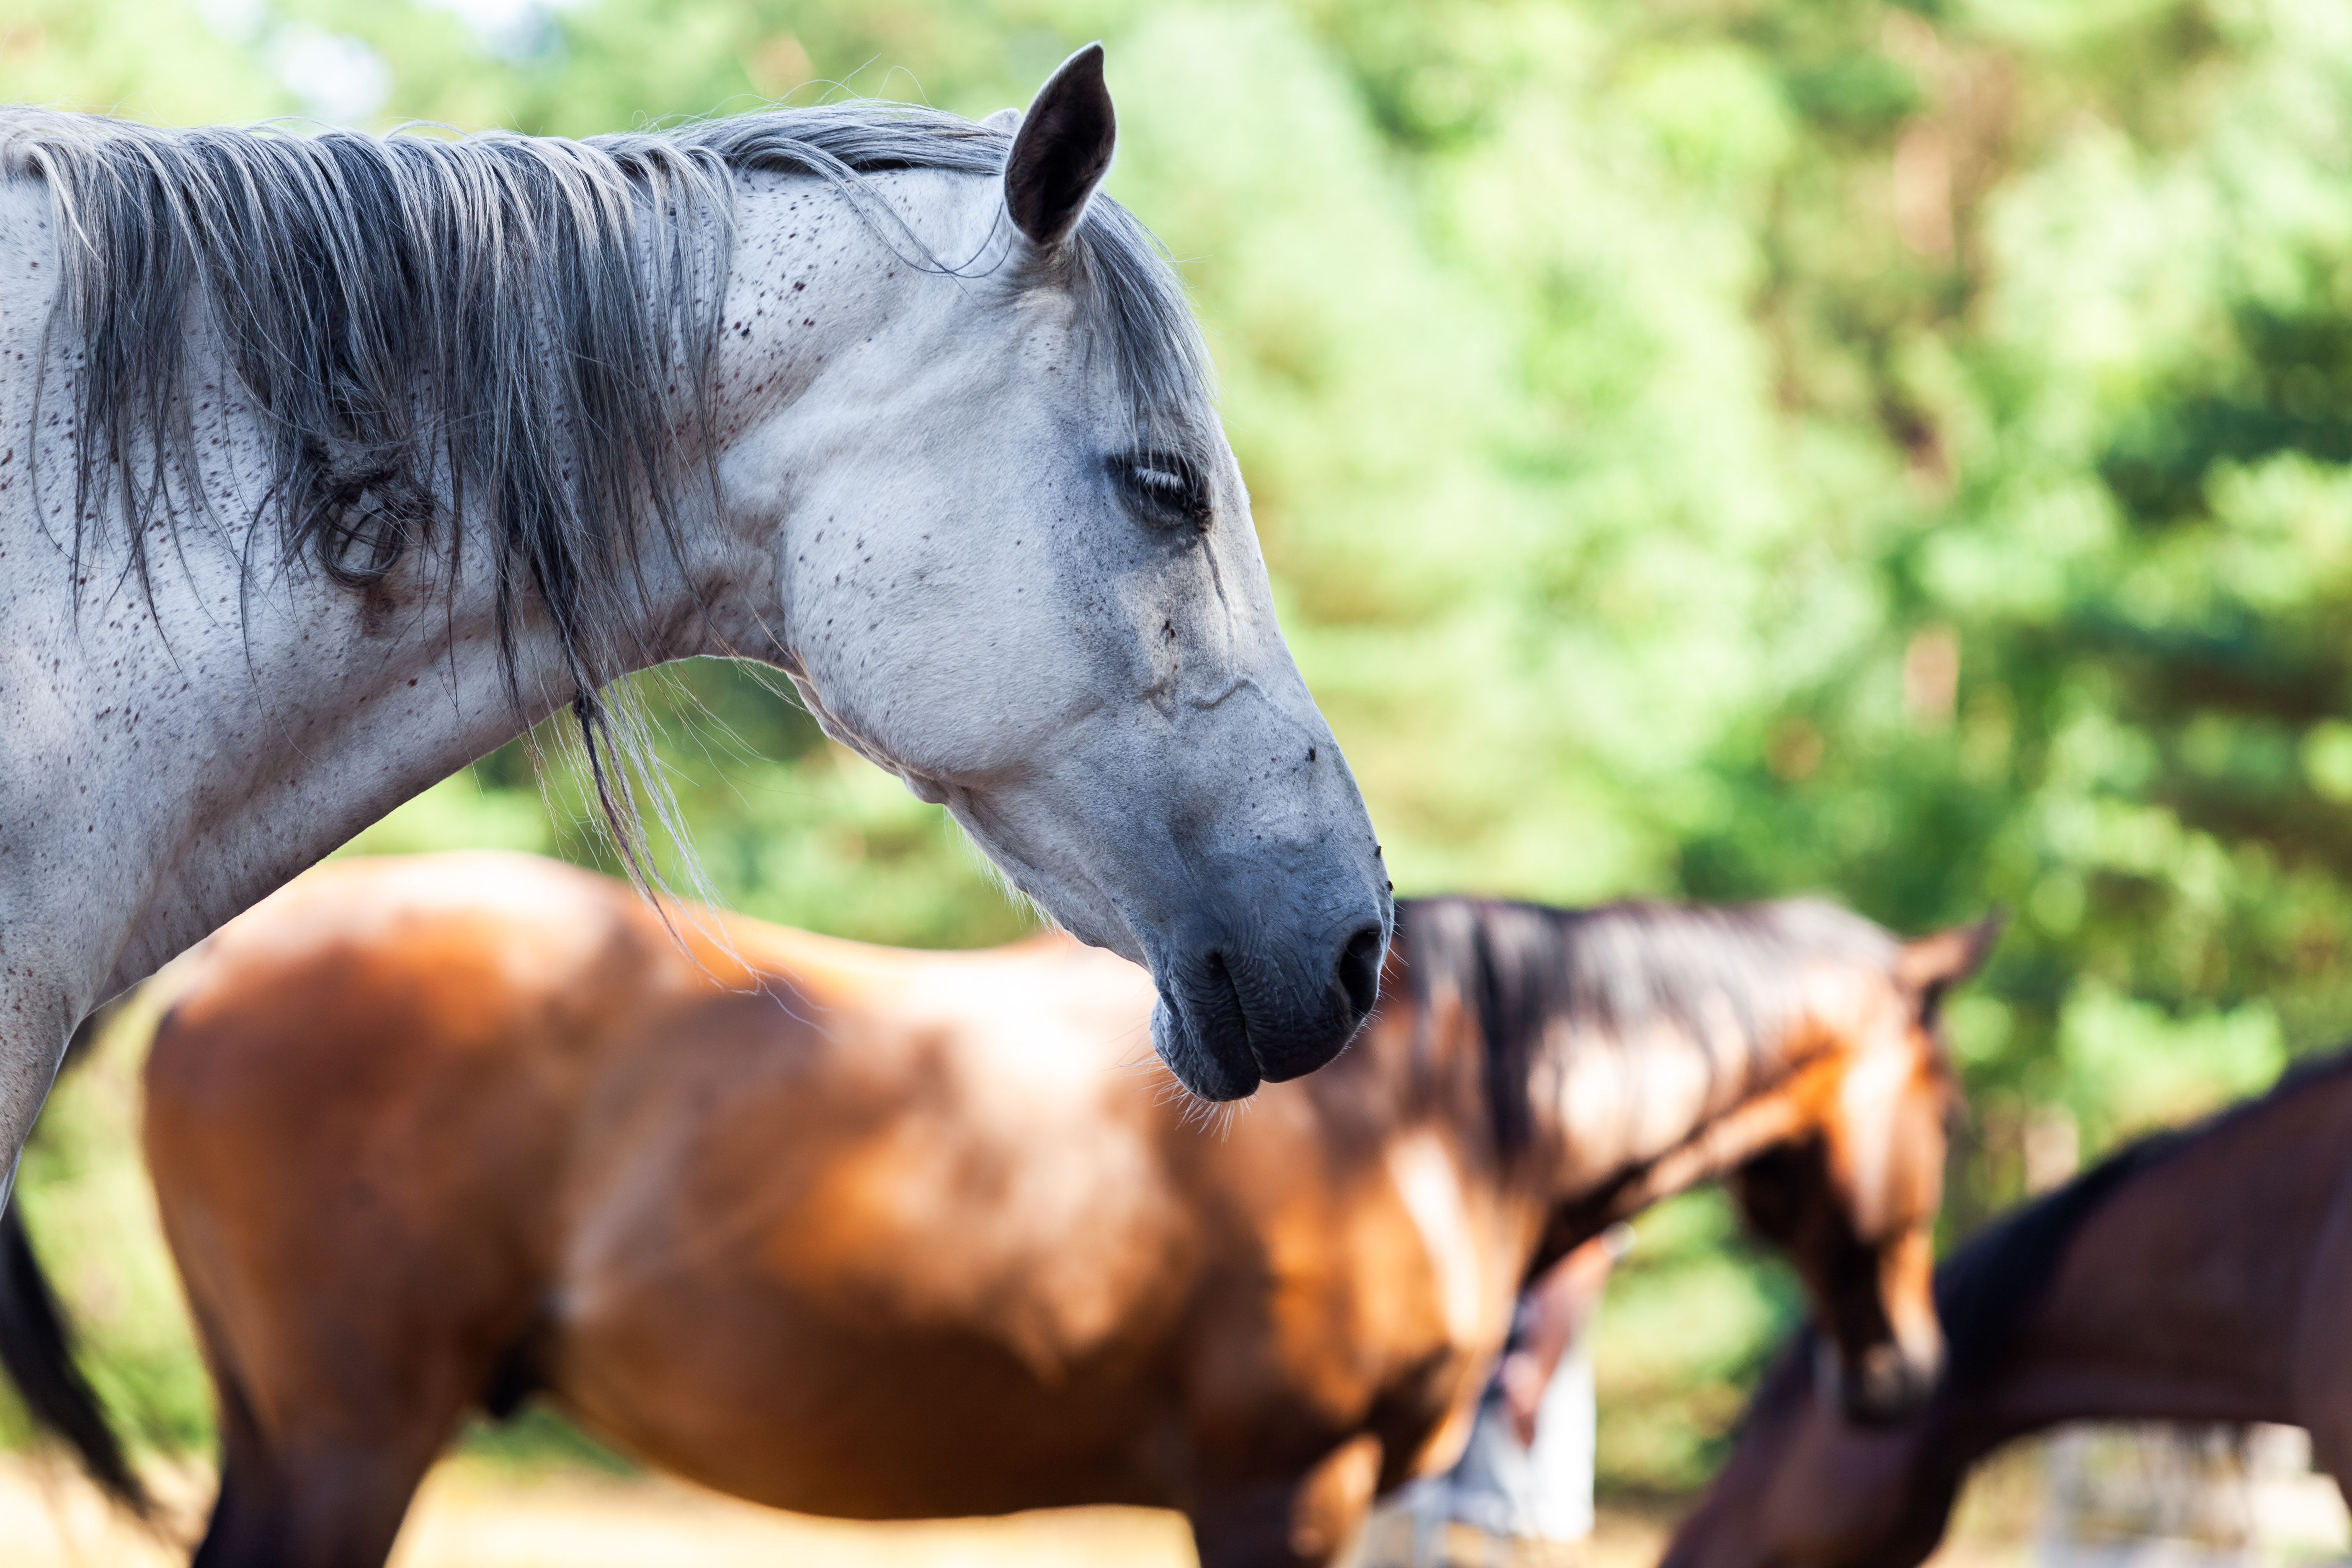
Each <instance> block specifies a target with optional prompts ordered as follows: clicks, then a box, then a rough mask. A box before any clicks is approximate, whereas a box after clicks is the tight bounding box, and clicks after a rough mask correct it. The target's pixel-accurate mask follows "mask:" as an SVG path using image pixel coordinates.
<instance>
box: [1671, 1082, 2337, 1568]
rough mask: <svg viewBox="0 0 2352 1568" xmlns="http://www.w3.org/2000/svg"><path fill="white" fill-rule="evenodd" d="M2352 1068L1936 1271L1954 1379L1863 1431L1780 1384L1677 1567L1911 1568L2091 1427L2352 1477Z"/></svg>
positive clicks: (2128, 1170)
mask: <svg viewBox="0 0 2352 1568" xmlns="http://www.w3.org/2000/svg"><path fill="white" fill-rule="evenodd" d="M2347 1148H2352V1055H2344V1056H2337V1057H2334V1058H2327V1059H2326V1060H2324V1061H2322V1062H2319V1063H2317V1064H2315V1065H2314V1066H2311V1067H2307V1068H2303V1069H2300V1070H2298V1071H2296V1072H2294V1073H2293V1074H2291V1075H2289V1076H2288V1077H2287V1078H2286V1079H2284V1081H2282V1082H2281V1083H2280V1085H2279V1086H2278V1087H2277V1088H2276V1089H2273V1090H2272V1091H2271V1092H2270V1093H2269V1094H2267V1095H2265V1096H2263V1098H2262V1099H2260V1100H2253V1101H2251V1102H2249V1103H2248V1104H2245V1105H2243V1106H2240V1107H2238V1108H2236V1109H2235V1110H2231V1111H2229V1112H2227V1113H2225V1114H2224V1115H2222V1116H2221V1117H2219V1118H2217V1119H2215V1120H2214V1121H2211V1122H2210V1123H2208V1124H2207V1125H2206V1126H2204V1127H2203V1128H2202V1129H2200V1130H2198V1131H2192V1132H2188V1133H2177V1134H2168V1135H2164V1136H2159V1137H2157V1138H2154V1139H2150V1140H2147V1141H2146V1142H2141V1143H2137V1144H2134V1145H2132V1146H2131V1147H2129V1148H2127V1149H2126V1150H2124V1151H2123V1152H2121V1153H2119V1154H2117V1155H2116V1156H2115V1157H2114V1158H2113V1159H2110V1160H2109V1161H2107V1162H2106V1163H2104V1164H2102V1165H2099V1166H2097V1167H2095V1169H2093V1170H2092V1171H2090V1172H2089V1173H2086V1174H2084V1175H2083V1176H2082V1177H2080V1178H2078V1179H2077V1180H2075V1181H2074V1183H2072V1184H2069V1185H2067V1186H2064V1187H2062V1188H2060V1189H2059V1190H2058V1191H2056V1192H2055V1193H2053V1194H2050V1195H2049V1196H2048V1197H2045V1198H2043V1199H2042V1200H2041V1201H2040V1202H2038V1203H2035V1204H2032V1205H2028V1206H2027V1207H2025V1208H2023V1209H2021V1210H2020V1211H2019V1212H2018V1213H2017V1214H2015V1215H2011V1217H2010V1218H2008V1219H2006V1220H2004V1221H2002V1222H2001V1223H2000V1224H1999V1225H1997V1226H1994V1227H1993V1228H1991V1229H1990V1230H1989V1231H1987V1232H1986V1233H1985V1234H1984V1235H1982V1236H1981V1237H1978V1238H1976V1239H1975V1240H1973V1241H1971V1242H1969V1244H1968V1245H1967V1246H1966V1247H1962V1248H1961V1249H1960V1250H1959V1251H1958V1252H1957V1253H1955V1254H1954V1255H1953V1256H1952V1257H1951V1258H1950V1259H1948V1261H1947V1262H1946V1263H1945V1264H1944V1266H1943V1267H1942V1268H1939V1269H1938V1270H1937V1275H1936V1297H1937V1303H1938V1305H1939V1306H1940V1307H1941V1309H1942V1312H1943V1321H1944V1331H1945V1333H1946V1334H1947V1336H1948V1343H1949V1346H1950V1363H1949V1370H1948V1373H1947V1375H1946V1376H1945V1378H1944V1379H1943V1381H1942V1384H1941V1385H1940V1386H1939V1387H1938V1388H1937V1392H1936V1394H1935V1396H1934V1398H1933V1399H1932V1400H1930V1401H1929V1403H1928V1404H1927V1407H1926V1408H1925V1409H1924V1410H1923V1411H1922V1412H1921V1413H1920V1414H1919V1415H1917V1416H1916V1418H1914V1419H1912V1420H1909V1421H1906V1422H1902V1423H1898V1424H1895V1425H1894V1426H1885V1427H1881V1428H1878V1429H1875V1430H1870V1431H1862V1430H1857V1429H1856V1428H1854V1427H1853V1426H1850V1425H1848V1424H1846V1423H1844V1422H1842V1421H1840V1420H1838V1419H1837V1418H1836V1417H1835V1416H1834V1415H1832V1414H1830V1413H1828V1412H1825V1411H1823V1410H1821V1409H1819V1408H1817V1407H1816V1405H1815V1402H1814V1401H1812V1400H1811V1399H1808V1398H1807V1397H1806V1396H1805V1385H1806V1378H1805V1372H1804V1364H1805V1362H1806V1361H1807V1359H1808V1354H1809V1351H1808V1348H1807V1342H1806V1337H1804V1336H1801V1338H1800V1342H1799V1345H1798V1347H1797V1348H1796V1349H1795V1350H1793V1351H1792V1352H1791V1353H1790V1355H1789V1356H1788V1357H1786V1358H1784V1359H1783V1361H1782V1363H1781V1364H1780V1366H1779V1367H1778V1368H1777V1369H1776V1370H1775V1371H1774V1373H1772V1374H1771V1375H1770V1376H1769V1378H1768V1379H1767V1380H1766V1382H1765V1384H1764V1387H1763V1388H1762V1390H1761V1391H1760V1392H1759V1394H1757V1396H1756V1400H1755V1403H1754V1405H1753V1406H1752V1407H1751V1408H1750V1410H1749V1412H1748V1423H1747V1426H1746V1427H1745V1429H1744V1430H1743V1432H1742V1434H1741V1436H1740V1439H1739V1443H1738V1447H1737V1448H1735V1449H1734V1451H1733V1453H1732V1456H1731V1458H1730V1460H1729V1462H1728V1463H1727V1465H1726V1466H1725V1467H1724V1469H1723V1472H1722V1474H1721V1475H1720V1476H1718V1477H1717V1479H1716V1481H1715V1484H1714V1485H1713V1487H1711V1488H1710V1489H1708V1491H1707V1494H1706V1497H1705V1498H1704V1499H1703V1500H1701V1502H1700V1504H1699V1506H1698V1508H1697V1510H1696V1511H1695V1512H1694V1513H1693V1514H1692V1515H1691V1517H1690V1519H1689V1520H1688V1521H1686V1522H1685V1524H1684V1526H1683V1527H1682V1530H1681V1531H1679V1532H1678V1533H1677V1534H1676V1535H1675V1541H1674V1544H1673V1545H1672V1546H1671V1547H1670V1548H1669V1549H1668V1551H1667V1553H1666V1558H1665V1568H1911V1564H1913V1563H1919V1562H1921V1561H1923V1560H1925V1559H1926V1558H1927V1555H1928V1554H1929V1553H1930V1552H1933V1551H1934V1550H1935V1549H1936V1545H1937V1542H1939V1541H1941V1540H1942V1539H1943V1534H1944V1526H1945V1522H1946V1521H1947V1520H1948V1518H1949V1516H1950V1514H1951V1510H1952V1504H1953V1501H1954V1500H1955V1499H1956V1497H1957V1496H1958V1490H1959V1486H1960V1482H1961V1480H1962V1479H1964V1478H1965V1477H1966V1476H1967V1474H1968V1471H1969V1467H1970V1466H1972V1465H1974V1464H1975V1463H1976V1462H1977V1461H1978V1460H1979V1459H1981V1458H1984V1457H1985V1456H1986V1455H1988V1454H1990V1452H1992V1451H1993V1450H1994V1449H1995V1448H1998V1447H2000V1446H2001V1445H2002V1444H2004V1443H2006V1442H2009V1441H2010V1440H2011V1439H2012V1438H2016V1437H2020V1436H2024V1435H2026V1434H2028V1433H2031V1432H2035V1431H2039V1430H2042V1428H2044V1427H2048V1426H2055V1425H2056V1424H2058V1423H2060V1422H2063V1421H2076V1420H2179V1421H2197V1422H2220V1423H2229V1422H2245V1421H2277V1422H2284V1423H2287V1424H2290V1425H2294V1426H2306V1427H2309V1428H2310V1430H2311V1436H2312V1451H2313V1455H2314V1457H2315V1459H2316V1461H2317V1462H2318V1464H2319V1465H2320V1467H2321V1468H2325V1469H2326V1470H2328V1471H2329V1472H2330V1473H2332V1474H2333V1475H2334V1476H2335V1477H2336V1479H2337V1482H2338V1484H2339V1485H2341V1484H2342V1483H2343V1482H2344V1480H2345V1479H2347V1477H2352V1337H2347V1334H2346V1333H2345V1331H2344V1316H2345V1312H2346V1310H2347V1308H2352V1162H2347V1159H2346V1158H2345V1151H2346V1150H2347Z"/></svg>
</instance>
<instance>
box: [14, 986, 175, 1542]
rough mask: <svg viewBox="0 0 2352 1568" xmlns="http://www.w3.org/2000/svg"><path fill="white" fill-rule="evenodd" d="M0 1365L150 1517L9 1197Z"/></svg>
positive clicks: (49, 1424)
mask: <svg viewBox="0 0 2352 1568" xmlns="http://www.w3.org/2000/svg"><path fill="white" fill-rule="evenodd" d="M111 1010H112V1009H111V1007H110V1006H109V1007H101V1008H100V1009H99V1010H98V1011H97V1012H95V1013H93V1014H91V1015H90V1016H89V1017H88V1018H86V1019H84V1020H83V1021H82V1026H81V1027H80V1028H79V1029H76V1030H75V1031H74V1037H73V1043H72V1044H71V1045H69V1046H68V1047H66V1061H67V1062H68V1064H70V1063H72V1062H74V1061H75V1060H77V1059H79V1058H81V1057H83V1056H85V1055H87V1054H88V1048H89V1043H90V1042H91V1041H92V1040H93V1039H95V1038H96V1037H97V1036H98V1033H99V1031H100V1029H101V1028H103V1027H104V1026H105V1021H106V1019H107V1017H108V1016H110V1013H111ZM21 1191H22V1189H21V1188H19V1192H20V1193H21ZM0 1368H5V1370H6V1372H7V1373H8V1379H9V1381H10V1382H11V1383H13V1384H16V1394H17V1396H18V1397H19V1398H20V1399H22V1400H23V1401H24V1405H25V1409H26V1413H27V1414H29V1415H31V1416H32V1418H33V1424H34V1426H37V1427H38V1428H39V1429H40V1430H41V1431H43V1432H45V1433H47V1434H48V1435H49V1436H53V1437H58V1438H60V1439H62V1440H63V1441H64V1442H65V1444H66V1446H67V1447H69V1448H71V1449H72V1450H73V1451H74V1453H75V1455H76V1456H77V1457H78V1458H79V1459H80V1460H81V1464H82V1468H84V1469H85V1470H88V1471H89V1477H90V1479H92V1480H94V1481H96V1482H97V1483H98V1486H99V1489H100V1490H101V1491H103V1492H105V1493H106V1495H107V1496H108V1497H110V1498H111V1499H113V1500H114V1501H116V1502H117V1503H120V1504H121V1506H122V1507H124V1508H126V1509H128V1510H131V1512H132V1513H135V1514H137V1515H138V1516H139V1517H140V1518H142V1519H146V1518H150V1517H152V1514H153V1512H154V1506H155V1504H154V1499H153V1498H152V1497H151V1496H150V1495H149V1493H148V1491H147V1488H146V1484H145V1483H144V1482H142V1481H141V1480H140V1479H139V1472H138V1471H136V1470H134V1469H132V1468H131V1461H130V1459H129V1458H128V1457H127V1456H126V1455H124V1453H123V1451H122V1442H121V1439H120V1438H119V1437H117V1436H115V1435H114V1428H113V1426H111V1425H110V1423H109V1422H108V1420H107V1418H106V1407H105V1406H104V1405H100V1403H99V1399H98V1393H97V1391H96V1390H95V1389H93V1388H91V1387H90V1385H89V1379H88V1378H87V1377H84V1376H83V1375H82V1371H81V1368H80V1366H79V1364H77V1363H76V1362H75V1360H74V1354H73V1346H72V1343H71V1341H70V1337H69V1335H68V1332H67V1329H66V1320H65V1311H64V1309H63V1308H62V1307H61V1306H60V1305H59V1304H58V1298H57V1293H56V1292H55V1291H53V1290H52V1289H49V1281H48V1278H47V1276H46V1275H44V1274H43V1273H42V1272H41V1260H40V1258H38V1257H37V1256H35V1254H34V1252H33V1243H32V1238H31V1237H28V1236H26V1234H25V1217H24V1206H23V1205H21V1204H19V1203H17V1202H16V1200H15V1198H13V1197H12V1198H11V1199H10V1201H9V1204H8V1206H7V1208H6V1210H5V1211H0Z"/></svg>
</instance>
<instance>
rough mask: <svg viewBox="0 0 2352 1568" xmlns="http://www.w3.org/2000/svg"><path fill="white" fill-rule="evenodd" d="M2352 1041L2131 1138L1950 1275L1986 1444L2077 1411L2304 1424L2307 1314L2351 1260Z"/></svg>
mask: <svg viewBox="0 0 2352 1568" xmlns="http://www.w3.org/2000/svg"><path fill="white" fill-rule="evenodd" d="M2347 1144H2352V1056H2339V1057H2336V1058H2329V1059H2326V1060H2325V1061H2322V1062H2320V1063H2318V1064H2315V1066H2312V1067H2310V1068H2305V1069H2304V1070H2303V1071H2300V1072H2298V1073H2295V1074H2294V1075H2292V1076H2291V1077H2290V1078H2289V1079H2287V1080H2286V1081H2285V1082H2284V1083H2282V1084H2281V1085H2280V1086H2279V1087H2278V1088H2277V1089H2273V1090H2272V1091H2271V1092H2270V1093H2269V1094H2266V1095H2264V1096H2263V1098H2261V1099H2260V1100H2254V1101H2252V1102H2251V1103H2249V1104H2247V1105H2244V1106H2242V1107H2240V1108H2238V1109H2236V1110H2232V1111H2230V1112H2228V1113H2226V1114H2224V1115H2222V1116H2221V1117H2219V1118H2217V1119H2216V1120H2215V1121H2212V1122H2210V1123H2209V1124H2207V1125H2205V1126H2203V1127H2201V1128H2199V1129H2197V1130H2195V1131H2189V1132H2184V1133H2178V1134H2172V1135H2168V1136H2162V1137H2158V1138H2155V1139H2150V1140H2148V1141H2147V1142H2142V1143H2139V1144H2136V1145H2134V1146H2132V1147H2131V1148H2128V1149H2126V1150H2125V1151H2123V1152H2121V1153H2119V1154H2117V1155H2116V1156H2115V1157H2114V1158H2113V1159H2111V1160H2109V1161H2107V1162H2106V1163H2104V1164H2102V1165H2100V1166H2098V1167H2096V1168H2095V1169H2094V1170H2092V1171H2090V1172H2088V1173H2085V1174H2084V1175H2083V1176H2082V1177H2080V1178H2078V1179H2077V1180H2076V1181H2074V1182H2073V1183H2071V1184H2068V1185H2067V1186H2065V1187H2063V1188H2061V1189H2059V1190H2058V1191H2057V1192H2055V1193H2053V1194H2051V1195H2050V1196H2049V1197H2047V1198H2044V1199H2042V1201H2041V1202H2039V1203H2037V1204H2035V1205H2032V1206H2031V1207H2029V1208H2027V1209H2025V1210H2023V1211H2021V1213H2020V1214H2018V1215H2016V1216H2015V1217H2013V1218H2012V1219H2011V1220H2009V1221H2007V1222H2005V1223H2003V1224H2002V1225H2000V1226H1999V1227H1997V1228H1996V1229H1994V1230H1992V1231H1990V1232H1989V1233H1987V1234H1986V1235H1985V1236H1983V1237H1980V1238H1979V1239H1978V1240H1977V1241H1974V1242H1972V1243H1970V1244H1969V1246H1967V1247H1963V1248H1962V1249H1961V1250H1960V1251H1959V1252H1958V1253H1957V1254H1955V1255H1954V1256H1953V1258H1951V1259H1950V1260H1949V1261H1948V1262H1947V1263H1946V1264H1945V1265H1944V1266H1943V1268H1941V1269H1939V1270H1938V1271H1937V1302H1938V1306H1939V1308H1940V1310H1942V1312H1943V1315H1944V1319H1945V1323H1946V1332H1947V1334H1948V1338H1949V1342H1950V1349H1951V1356H1952V1369H1953V1377H1952V1379H1951V1382H1952V1384H1953V1385H1954V1386H1955V1388H1956V1389H1966V1390H1968V1392H1967V1393H1966V1394H1963V1395H1961V1396H1960V1397H1958V1399H1956V1400H1955V1402H1954V1403H1955V1405H1956V1409H1955V1411H1954V1415H1955V1417H1956V1422H1955V1426H1956V1429H1958V1430H1962V1431H1963V1435H1964V1436H1965V1439H1966V1444H1967V1446H1968V1447H1970V1448H1973V1449H1974V1450H1975V1454H1972V1455H1971V1456H1970V1457H1971V1458H1973V1457H1975V1456H1976V1454H1981V1453H1982V1452H1983V1451H1984V1450H1985V1449H1986V1448H1989V1447H1991V1446H1993V1445H1996V1444H1998V1443H2000V1442H2004V1441H2007V1440H2008V1439H2009V1438H2011V1437H2013V1436H2019V1435H2020V1434H2022V1433H2025V1432H2031V1431H2035V1430H2039V1429H2041V1428H2042V1427H2045V1426H2053V1425H2055V1424H2057V1423H2059V1422H2062V1421H2070V1420H2138V1419H2147V1420H2179V1421H2216V1422H2239V1421H2293V1420H2294V1419H2295V1418H2296V1413H2295V1411H2294V1399H2293V1395H2294V1381H2295V1380H2294V1375H2293V1374H2294V1364H2293V1357H2294V1352H2295V1346H2296V1337H2297V1336H2296V1329H2297V1321H2298V1319H2299V1317H2300V1315H2301V1314H2302V1313H2303V1311H2304V1310H2305V1309H2306V1307H2307V1306H2308V1305H2309V1304H2310V1302H2311V1301H2312V1300H2314V1299H2315V1290H2317V1291H2318V1292H2319V1293H2323V1294H2324V1293H2325V1291H2326V1287H2328V1286H2329V1284H2330V1281H2329V1280H2327V1279H2320V1278H2319V1277H2318V1276H2317V1274H2316V1273H2315V1270H2327V1269H2332V1268H2336V1267H2337V1266H2338V1264H2337V1262H2336V1258H2335V1254H2336V1252H2337V1251H2339V1250H2341V1248H2342V1242H2341V1240H2340V1239H2339V1240H2338V1241H2337V1242H2336V1246H2335V1247H2329V1246H2327V1245H2326V1243H2327V1242H2328V1241H2329V1239H2330V1236H2331V1233H2332V1231H2333V1230H2334V1229H2336V1227H2340V1226H2343V1225H2344V1224H2345V1223H2346V1222H2347V1217H2352V1216H2347V1214H2346V1213H2345V1212H2344V1211H2345V1205H2346V1202H2347V1189H2352V1183H2347V1171H2346V1166H2345V1162H2344V1151H2345V1149H2346V1147H2347Z"/></svg>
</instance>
